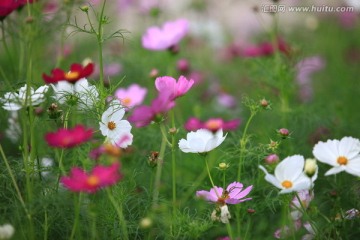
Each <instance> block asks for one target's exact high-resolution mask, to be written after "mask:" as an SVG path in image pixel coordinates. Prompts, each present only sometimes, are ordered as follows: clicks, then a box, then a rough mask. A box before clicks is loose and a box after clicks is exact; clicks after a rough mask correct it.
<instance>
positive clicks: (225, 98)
mask: <svg viewBox="0 0 360 240" xmlns="http://www.w3.org/2000/svg"><path fill="white" fill-rule="evenodd" d="M216 100H217V102H218V104H219V105H221V106H223V107H226V108H234V107H236V98H235V97H234V96H232V95H230V94H228V93H226V92H219V93H218V95H217V96H216Z"/></svg>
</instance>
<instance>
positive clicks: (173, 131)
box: [169, 128, 178, 135]
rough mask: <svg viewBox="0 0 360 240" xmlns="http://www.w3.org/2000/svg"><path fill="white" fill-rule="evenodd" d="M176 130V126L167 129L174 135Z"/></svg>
mask: <svg viewBox="0 0 360 240" xmlns="http://www.w3.org/2000/svg"><path fill="white" fill-rule="evenodd" d="M177 132H178V129H176V128H170V129H169V133H170V134H171V135H175V134H176V133H177Z"/></svg>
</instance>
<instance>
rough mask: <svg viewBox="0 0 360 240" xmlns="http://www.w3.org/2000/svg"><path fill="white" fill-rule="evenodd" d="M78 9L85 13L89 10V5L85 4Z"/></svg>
mask: <svg viewBox="0 0 360 240" xmlns="http://www.w3.org/2000/svg"><path fill="white" fill-rule="evenodd" d="M80 10H81V11H83V12H86V13H87V12H88V11H89V6H87V5H85V6H82V7H80Z"/></svg>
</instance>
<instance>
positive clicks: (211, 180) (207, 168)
mask: <svg viewBox="0 0 360 240" xmlns="http://www.w3.org/2000/svg"><path fill="white" fill-rule="evenodd" d="M205 164H206V170H207V173H208V176H209V179H210V182H211V185H212V187H213V189H214V190H215V193H216V196H217V197H218V198H220V197H221V196H220V194H219V193H218V192H217V190H216V188H215V184H214V181H213V179H212V177H211V174H210V168H209V164H208V162H207V159H206V156H205Z"/></svg>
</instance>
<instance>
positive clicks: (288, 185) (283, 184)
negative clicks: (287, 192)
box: [281, 180, 293, 188]
mask: <svg viewBox="0 0 360 240" xmlns="http://www.w3.org/2000/svg"><path fill="white" fill-rule="evenodd" d="M281 185H282V186H283V187H284V188H291V187H292V185H293V184H292V182H291V181H289V180H285V181H283V182H282V183H281Z"/></svg>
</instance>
